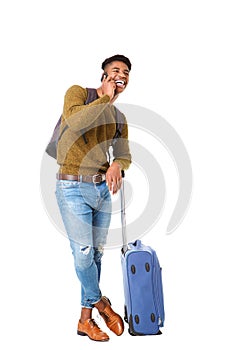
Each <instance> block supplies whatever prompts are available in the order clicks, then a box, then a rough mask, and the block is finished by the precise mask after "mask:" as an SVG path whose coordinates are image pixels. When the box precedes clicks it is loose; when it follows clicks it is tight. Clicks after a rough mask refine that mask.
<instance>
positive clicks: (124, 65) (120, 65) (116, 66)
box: [101, 55, 131, 93]
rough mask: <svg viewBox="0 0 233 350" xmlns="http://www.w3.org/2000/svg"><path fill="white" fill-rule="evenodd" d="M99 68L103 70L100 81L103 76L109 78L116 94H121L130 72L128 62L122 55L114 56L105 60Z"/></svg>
mask: <svg viewBox="0 0 233 350" xmlns="http://www.w3.org/2000/svg"><path fill="white" fill-rule="evenodd" d="M101 68H102V69H103V70H104V73H103V74H102V78H101V81H102V80H103V78H104V76H105V77H106V76H107V77H111V78H112V79H113V80H114V81H115V83H116V93H121V92H122V91H123V90H124V89H125V88H126V86H127V84H128V81H129V72H130V70H131V62H130V60H129V59H128V58H127V57H125V56H124V55H114V56H111V57H109V58H106V59H105V60H104V62H103V63H102V65H101Z"/></svg>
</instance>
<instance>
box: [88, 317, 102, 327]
mask: <svg viewBox="0 0 233 350" xmlns="http://www.w3.org/2000/svg"><path fill="white" fill-rule="evenodd" d="M89 323H92V325H93V326H94V327H97V328H98V329H100V327H99V326H98V324H97V323H96V322H95V320H94V318H91V319H90V321H89Z"/></svg>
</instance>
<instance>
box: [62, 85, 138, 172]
mask: <svg viewBox="0 0 233 350" xmlns="http://www.w3.org/2000/svg"><path fill="white" fill-rule="evenodd" d="M86 99H87V90H86V89H85V88H83V87H81V86H78V85H73V86H71V87H70V88H69V89H68V90H67V92H66V94H65V98H64V108H63V116H62V124H61V132H62V130H63V128H64V127H65V126H67V125H68V128H67V129H66V130H65V131H64V133H63V134H62V136H61V138H60V140H59V142H58V148H57V162H58V164H59V165H60V169H59V172H60V173H63V174H72V175H77V174H80V175H94V174H96V173H97V172H103V173H105V172H106V171H107V169H108V167H109V166H110V164H109V149H110V150H111V149H112V152H111V153H112V160H113V161H117V162H118V163H119V164H120V165H121V168H122V170H125V169H127V168H128V167H129V165H130V163H131V155H130V150H129V143H128V125H127V122H126V118H125V116H124V120H125V123H124V126H123V130H122V134H121V137H120V138H118V139H115V140H116V142H115V143H114V145H113V146H112V148H111V144H112V139H113V137H114V135H115V132H116V121H115V113H116V112H115V108H114V106H113V105H111V104H109V100H110V98H109V96H108V95H104V96H102V97H100V98H98V99H96V100H95V101H93V102H91V103H90V104H87V105H85V101H86Z"/></svg>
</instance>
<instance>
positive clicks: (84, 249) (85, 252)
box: [80, 245, 91, 255]
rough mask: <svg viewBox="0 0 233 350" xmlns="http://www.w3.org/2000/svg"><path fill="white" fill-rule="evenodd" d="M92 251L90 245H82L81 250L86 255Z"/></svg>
mask: <svg viewBox="0 0 233 350" xmlns="http://www.w3.org/2000/svg"><path fill="white" fill-rule="evenodd" d="M90 251H91V246H90V245H86V246H81V247H80V252H81V253H83V254H84V255H88V254H89V253H90Z"/></svg>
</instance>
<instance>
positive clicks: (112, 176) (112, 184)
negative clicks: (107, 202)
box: [106, 162, 122, 194]
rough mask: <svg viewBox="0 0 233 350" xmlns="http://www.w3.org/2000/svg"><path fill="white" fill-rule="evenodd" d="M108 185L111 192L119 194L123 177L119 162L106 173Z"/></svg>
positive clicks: (113, 164)
mask: <svg viewBox="0 0 233 350" xmlns="http://www.w3.org/2000/svg"><path fill="white" fill-rule="evenodd" d="M106 183H107V185H108V188H109V191H111V192H112V194H115V193H117V191H118V190H119V189H120V188H121V183H122V176H121V166H120V164H119V163H117V162H112V164H111V166H110V167H109V168H108V170H107V172H106Z"/></svg>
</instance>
